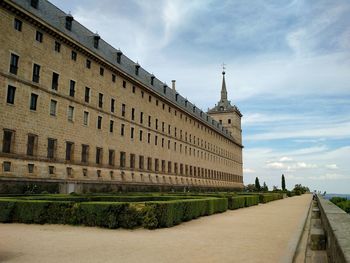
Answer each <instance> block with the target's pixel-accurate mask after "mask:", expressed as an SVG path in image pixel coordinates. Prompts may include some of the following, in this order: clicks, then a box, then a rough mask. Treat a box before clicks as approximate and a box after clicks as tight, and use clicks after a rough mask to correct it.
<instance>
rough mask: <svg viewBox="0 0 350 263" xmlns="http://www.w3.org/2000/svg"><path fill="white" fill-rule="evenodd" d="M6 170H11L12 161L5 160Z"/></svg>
mask: <svg viewBox="0 0 350 263" xmlns="http://www.w3.org/2000/svg"><path fill="white" fill-rule="evenodd" d="M4 172H11V162H4Z"/></svg>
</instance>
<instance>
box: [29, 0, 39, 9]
mask: <svg viewBox="0 0 350 263" xmlns="http://www.w3.org/2000/svg"><path fill="white" fill-rule="evenodd" d="M30 5H31V6H32V7H33V8H35V9H38V5H39V0H30Z"/></svg>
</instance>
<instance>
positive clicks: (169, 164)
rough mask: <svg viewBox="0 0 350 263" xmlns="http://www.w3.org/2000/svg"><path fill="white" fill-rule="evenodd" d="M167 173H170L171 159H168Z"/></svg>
mask: <svg viewBox="0 0 350 263" xmlns="http://www.w3.org/2000/svg"><path fill="white" fill-rule="evenodd" d="M168 173H169V174H171V161H168Z"/></svg>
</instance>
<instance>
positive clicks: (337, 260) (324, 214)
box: [318, 196, 350, 263]
mask: <svg viewBox="0 0 350 263" xmlns="http://www.w3.org/2000/svg"><path fill="white" fill-rule="evenodd" d="M318 206H319V209H320V213H321V221H322V226H323V228H324V230H325V233H326V249H327V255H328V259H329V262H334V263H343V262H350V215H348V214H347V213H345V212H344V211H343V210H341V209H340V208H339V207H337V206H336V205H334V204H333V203H332V202H330V201H329V200H326V199H324V198H323V197H321V196H318Z"/></svg>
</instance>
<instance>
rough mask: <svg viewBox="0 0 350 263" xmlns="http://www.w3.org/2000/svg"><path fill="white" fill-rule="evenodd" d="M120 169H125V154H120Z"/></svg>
mask: <svg viewBox="0 0 350 263" xmlns="http://www.w3.org/2000/svg"><path fill="white" fill-rule="evenodd" d="M119 161H120V162H119V163H120V167H125V152H120V160H119Z"/></svg>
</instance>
